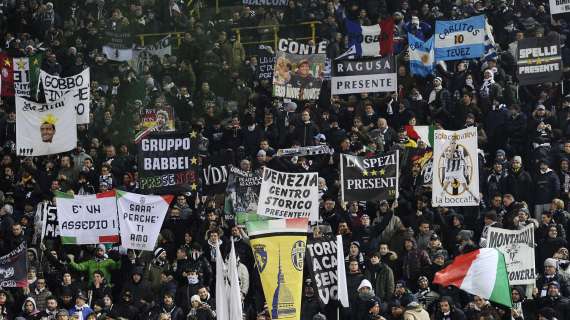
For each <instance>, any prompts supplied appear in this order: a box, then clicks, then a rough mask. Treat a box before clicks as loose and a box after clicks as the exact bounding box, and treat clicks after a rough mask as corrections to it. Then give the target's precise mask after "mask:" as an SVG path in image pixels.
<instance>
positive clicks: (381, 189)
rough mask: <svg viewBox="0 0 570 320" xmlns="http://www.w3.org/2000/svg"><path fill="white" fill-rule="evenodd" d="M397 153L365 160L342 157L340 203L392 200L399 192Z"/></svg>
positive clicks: (347, 156) (346, 155) (345, 155)
mask: <svg viewBox="0 0 570 320" xmlns="http://www.w3.org/2000/svg"><path fill="white" fill-rule="evenodd" d="M398 156H399V153H398V151H397V150H396V151H393V152H388V153H385V154H383V155H381V156H378V157H373V158H365V157H358V156H352V155H348V154H342V155H341V162H340V169H341V173H340V175H341V185H342V190H341V191H342V198H343V201H345V200H346V201H350V200H357V201H360V200H366V201H379V200H388V199H395V198H396V193H397V190H398V161H399V159H398Z"/></svg>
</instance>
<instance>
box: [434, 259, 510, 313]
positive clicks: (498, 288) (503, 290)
mask: <svg viewBox="0 0 570 320" xmlns="http://www.w3.org/2000/svg"><path fill="white" fill-rule="evenodd" d="M433 283H435V284H439V285H442V286H446V287H447V286H455V287H457V288H459V289H461V290H463V291H465V292H468V293H471V294H474V295H478V296H480V297H482V298H485V299H488V300H490V301H493V302H495V303H498V304H501V305H504V306H507V307H509V308H512V301H511V292H510V288H509V278H508V273H507V266H506V264H505V257H504V256H503V254H502V253H501V252H499V251H498V250H497V249H492V248H484V249H479V250H475V251H471V252H469V253H466V254H463V255H460V256H458V257H456V258H455V260H453V263H451V264H450V265H449V266H447V267H446V268H445V269H443V270H441V271H439V272H437V273H436V274H435V279H434V280H433Z"/></svg>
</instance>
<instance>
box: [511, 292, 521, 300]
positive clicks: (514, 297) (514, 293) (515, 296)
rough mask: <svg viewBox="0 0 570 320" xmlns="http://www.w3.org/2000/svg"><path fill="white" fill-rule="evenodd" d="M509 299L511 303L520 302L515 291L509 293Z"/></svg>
mask: <svg viewBox="0 0 570 320" xmlns="http://www.w3.org/2000/svg"><path fill="white" fill-rule="evenodd" d="M511 299H512V300H513V302H519V301H520V300H521V295H520V293H519V292H518V291H517V290H513V291H512V292H511Z"/></svg>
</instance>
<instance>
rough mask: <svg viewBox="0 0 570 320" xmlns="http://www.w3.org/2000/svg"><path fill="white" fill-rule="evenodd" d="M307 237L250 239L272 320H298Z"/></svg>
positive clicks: (281, 236) (299, 316)
mask: <svg viewBox="0 0 570 320" xmlns="http://www.w3.org/2000/svg"><path fill="white" fill-rule="evenodd" d="M306 242H307V235H306V234H299V235H291V234H287V235H272V236H268V237H263V236H262V237H258V238H257V237H256V238H252V239H251V248H252V250H253V255H254V257H255V262H256V264H257V269H258V270H259V274H260V275H261V283H262V284H263V292H264V293H265V301H267V305H268V306H269V310H270V312H271V319H272V320H275V319H296V320H298V319H300V318H301V295H302V287H303V261H304V259H305V248H306Z"/></svg>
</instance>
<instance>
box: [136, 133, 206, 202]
mask: <svg viewBox="0 0 570 320" xmlns="http://www.w3.org/2000/svg"><path fill="white" fill-rule="evenodd" d="M192 140H194V142H196V139H194V138H192V136H191V135H188V134H184V133H179V132H151V133H149V134H148V135H147V136H146V137H144V138H143V139H141V141H140V143H139V144H138V154H139V159H138V160H139V165H138V168H139V185H140V188H141V190H150V189H153V190H157V189H162V188H167V187H172V186H179V185H190V188H191V189H192V191H196V190H197V188H198V184H199V166H200V159H199V157H198V155H197V154H196V150H195V149H197V148H192V145H193V144H192Z"/></svg>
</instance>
